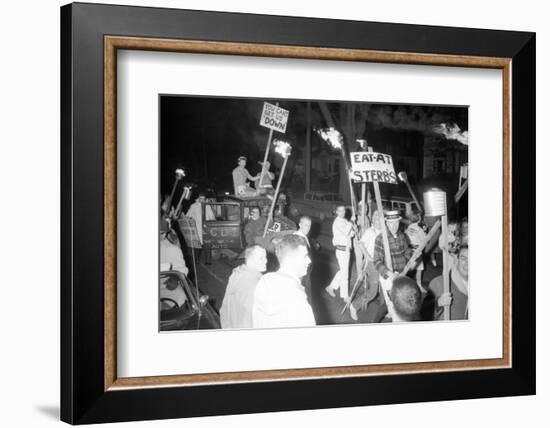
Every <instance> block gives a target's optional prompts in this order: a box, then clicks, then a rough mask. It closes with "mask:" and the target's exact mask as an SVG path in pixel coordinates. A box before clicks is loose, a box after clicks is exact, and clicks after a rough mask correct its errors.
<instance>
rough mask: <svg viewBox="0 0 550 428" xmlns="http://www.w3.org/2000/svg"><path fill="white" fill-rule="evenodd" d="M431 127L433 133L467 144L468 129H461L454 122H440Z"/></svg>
mask: <svg viewBox="0 0 550 428" xmlns="http://www.w3.org/2000/svg"><path fill="white" fill-rule="evenodd" d="M432 129H433V131H434V132H435V133H437V134H441V135H443V136H444V137H445V138H446V139H447V140H456V141H458V142H459V143H462V144H465V145H468V131H462V130H461V129H460V127H459V126H458V125H457V124H456V123H453V124H452V125H450V124H446V123H440V124H439V125H436V126H434V127H433V128H432Z"/></svg>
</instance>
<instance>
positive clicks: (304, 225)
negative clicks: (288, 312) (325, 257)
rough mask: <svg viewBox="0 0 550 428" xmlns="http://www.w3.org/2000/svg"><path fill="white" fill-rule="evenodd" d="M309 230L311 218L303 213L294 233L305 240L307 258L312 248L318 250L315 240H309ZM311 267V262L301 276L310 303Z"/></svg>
mask: <svg viewBox="0 0 550 428" xmlns="http://www.w3.org/2000/svg"><path fill="white" fill-rule="evenodd" d="M310 230H311V218H310V217H308V216H307V215H303V216H301V217H300V219H299V220H298V230H297V231H295V232H294V235H297V236H301V237H302V238H304V239H305V240H306V243H307V249H308V253H309V258H310V259H311V260H313V254H312V250H313V249H315V250H318V246H319V244H318V243H317V242H315V241H313V242H311V241H310V240H309V236H308V235H309V232H310ZM311 267H312V264H310V265H309V266H308V269H307V273H306V275H305V276H304V277H303V278H302V284H303V285H304V288H305V290H306V295H307V300H308V302H309V303H310V304H311V301H312V297H311Z"/></svg>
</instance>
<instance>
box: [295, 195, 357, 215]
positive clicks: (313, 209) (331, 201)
mask: <svg viewBox="0 0 550 428" xmlns="http://www.w3.org/2000/svg"><path fill="white" fill-rule="evenodd" d="M339 205H346V203H345V201H344V198H343V197H342V195H340V194H338V193H330V192H320V191H312V192H305V193H304V197H303V198H301V199H292V200H291V205H290V214H291V215H292V216H293V217H295V218H297V217H299V216H301V215H307V216H310V217H318V218H320V219H321V220H324V219H325V218H328V217H332V216H333V215H334V211H335V209H336V207H337V206H339Z"/></svg>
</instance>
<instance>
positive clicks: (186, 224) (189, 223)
mask: <svg viewBox="0 0 550 428" xmlns="http://www.w3.org/2000/svg"><path fill="white" fill-rule="evenodd" d="M178 223H179V225H180V230H181V233H182V234H183V237H184V239H185V243H186V244H187V246H188V247H190V248H202V244H201V239H200V237H199V234H198V232H197V225H196V224H195V220H194V219H192V218H191V217H185V216H184V217H181V218H179V219H178Z"/></svg>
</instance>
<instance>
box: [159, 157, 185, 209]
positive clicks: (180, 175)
mask: <svg viewBox="0 0 550 428" xmlns="http://www.w3.org/2000/svg"><path fill="white" fill-rule="evenodd" d="M175 175H176V178H175V179H174V184H173V186H172V191H171V192H170V196H169V197H168V199H167V200H166V201H165V202H164V204H163V205H164V206H163V211H164V212H165V213H166V214H167V215H168V214H170V208H171V207H172V199H173V198H174V193H176V188H177V187H178V184H179V182H180V181H181V180H182V178H183V177H185V171H184V170H183V169H181V168H178V169H176V174H175Z"/></svg>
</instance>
